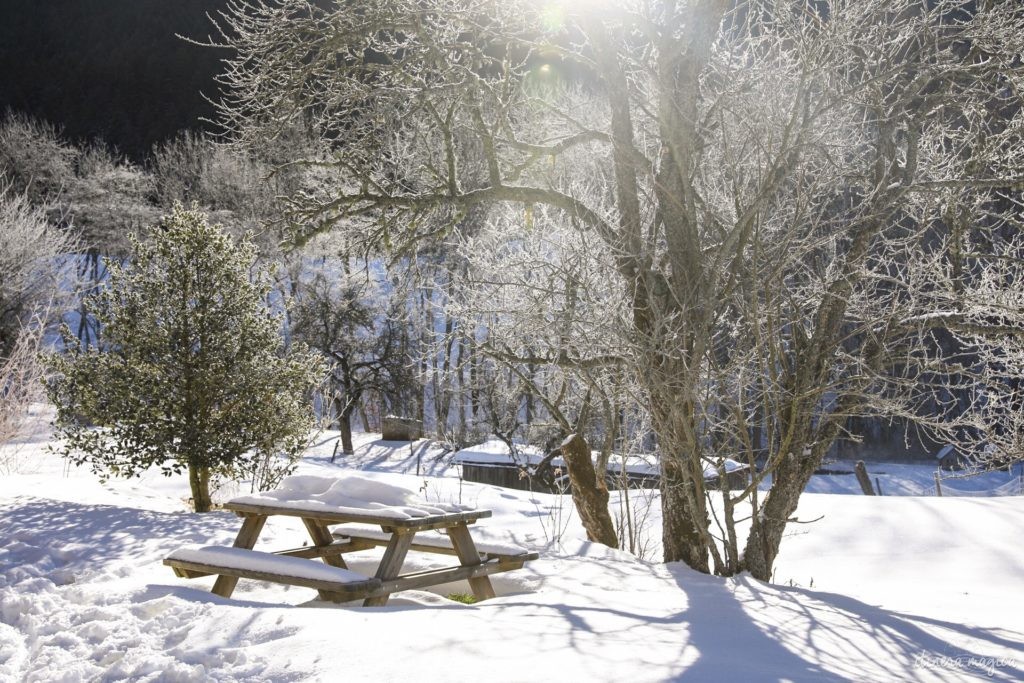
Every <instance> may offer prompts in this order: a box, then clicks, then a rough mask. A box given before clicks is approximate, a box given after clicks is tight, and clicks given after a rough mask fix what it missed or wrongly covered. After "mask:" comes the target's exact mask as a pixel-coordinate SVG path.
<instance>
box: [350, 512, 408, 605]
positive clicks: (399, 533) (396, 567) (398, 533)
mask: <svg viewBox="0 0 1024 683" xmlns="http://www.w3.org/2000/svg"><path fill="white" fill-rule="evenodd" d="M415 535H416V533H415V532H411V531H408V530H405V529H394V530H393V531H392V532H391V540H390V541H388V548H387V550H385V551H384V557H383V558H381V561H380V566H378V567H377V573H376V575H375V576H376V577H377V578H378V579H380V580H381V581H388V580H390V579H393V578H395V577H396V576H398V573H399V572H401V571H402V563H403V562H405V556H406V555H407V554H408V553H409V546H411V545H412V539H413V536H415ZM388 597H390V596H389V595H380V596H377V597H373V598H366V600H363V607H380V606H381V605H386V604H387V602H388Z"/></svg>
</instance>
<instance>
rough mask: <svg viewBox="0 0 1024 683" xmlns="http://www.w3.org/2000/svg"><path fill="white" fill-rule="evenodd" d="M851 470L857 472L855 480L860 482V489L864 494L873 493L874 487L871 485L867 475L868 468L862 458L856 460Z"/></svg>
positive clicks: (870, 494)
mask: <svg viewBox="0 0 1024 683" xmlns="http://www.w3.org/2000/svg"><path fill="white" fill-rule="evenodd" d="M853 471H854V472H855V473H856V474H857V482H858V483H859V484H860V490H861V491H863V492H864V495H865V496H873V495H875V488H874V487H873V486H872V485H871V477H869V476H868V469H867V468H866V467H864V461H863V460H858V461H857V463H856V464H855V465H854V466H853Z"/></svg>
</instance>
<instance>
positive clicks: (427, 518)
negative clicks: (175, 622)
mask: <svg viewBox="0 0 1024 683" xmlns="http://www.w3.org/2000/svg"><path fill="white" fill-rule="evenodd" d="M296 479H299V478H296ZM305 479H307V480H308V479H314V478H311V477H306V478H305ZM286 481H287V480H286ZM314 483H315V482H314ZM318 485H319V484H318ZM391 488H395V487H391ZM375 490H377V491H380V492H382V493H383V497H384V498H387V497H388V495H391V494H393V493H394V492H393V491H390V490H389V489H386V488H385V489H381V488H379V487H378V488H377V489H375ZM408 493H411V492H408ZM344 501H345V502H346V503H351V502H352V501H351V500H350V499H349V498H345V499H344ZM329 502H330V501H329V500H328V501H326V502H324V501H320V500H289V499H288V498H287V496H277V497H276V498H274V497H268V495H267V494H261V495H259V496H246V497H242V498H237V499H235V500H232V501H230V502H229V503H227V504H226V505H225V506H224V507H225V509H227V510H231V511H233V512H235V514H237V515H239V516H240V517H242V520H243V521H242V528H241V529H240V530H239V532H238V535H237V537H236V538H235V542H234V545H233V546H232V547H223V546H207V547H203V548H183V549H179V550H177V551H174V552H173V553H171V554H170V555H169V556H168V557H167V558H166V559H165V560H164V564H165V565H168V566H170V567H172V568H173V569H174V572H175V574H177V575H178V576H180V577H183V578H199V577H203V576H211V575H217V580H216V581H215V582H214V585H213V593H215V594H217V595H221V596H223V597H228V598H229V597H231V594H232V593H233V592H234V589H235V586H236V585H237V583H238V579H240V578H245V579H257V580H262V581H272V582H275V583H281V584H288V585H296V586H305V587H308V588H314V589H316V590H317V591H318V594H319V596H320V598H321V599H322V600H329V601H332V602H344V601H350V600H357V599H363V600H364V603H363V604H364V605H367V606H373V605H384V604H386V602H387V600H388V597H389V596H390V595H391V594H392V593H396V592H399V591H403V590H412V589H416V588H426V587H430V586H436V585H440V584H444V583H449V582H452V581H459V580H468V582H469V585H470V588H471V590H472V591H473V594H474V596H475V597H476V598H477V599H479V600H484V599H487V598H492V597H494V588H493V587H492V585H491V582H490V579H489V578H488V577H489V576H490V575H491V574H495V573H498V572H506V571H512V570H515V569H520V568H522V567H523V565H524V564H525V563H526V562H528V561H530V560H534V559H537V557H538V556H537V553H534V552H529V551H527V550H525V549H523V548H519V547H516V546H510V545H507V544H484V545H481V546H479V547H478V546H477V544H476V543H475V541H474V540H473V537H472V536H471V535H470V533H469V528H468V527H469V525H470V524H474V523H475V522H476V521H477V520H479V519H484V518H486V517H490V516H491V511H490V510H469V509H465V508H463V507H462V506H447V507H448V508H449V509H444V508H440V509H438V508H435V507H431V506H423V507H426V508H427V509H426V510H422V509H419V508H416V507H410V506H409V505H401V506H394V505H391V506H389V505H386V504H380V503H370V504H369V505H368V506H366V507H350V506H349V505H331V504H329ZM403 502H407V501H403ZM273 516H287V517H298V518H300V519H301V520H302V522H303V525H304V526H305V527H306V531H307V532H308V533H309V536H310V538H311V539H312V542H313V544H312V545H306V546H302V547H298V548H293V549H289V550H280V551H276V552H264V551H257V550H253V547H254V546H255V544H256V541H257V539H258V538H259V535H260V533H261V531H262V530H263V526H264V524H265V523H266V521H267V519H268V518H270V517H273ZM337 525H341V526H337ZM331 526H335V527H336V528H335V529H334V530H333V531H332V530H331V528H330V527H331ZM378 546H384V547H385V548H386V549H385V551H384V556H383V557H382V558H381V560H380V564H379V565H378V567H377V571H376V574H375V575H374V576H372V577H369V576H364V575H362V574H359V573H357V572H354V571H351V570H350V569H349V568H348V566H347V564H346V563H345V560H344V557H343V556H344V555H345V554H347V553H351V552H356V551H359V550H367V549H370V548H375V547H378ZM410 550H414V551H417V552H426V553H435V554H441V555H455V556H456V557H458V560H459V564H458V565H454V566H447V567H442V568H439V569H428V570H424V571H418V572H411V573H406V574H402V573H401V570H402V565H403V564H404V562H405V559H406V556H407V554H408V552H409V551H410ZM317 560H321V561H322V562H318V561H317Z"/></svg>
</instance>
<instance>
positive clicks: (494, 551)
mask: <svg viewBox="0 0 1024 683" xmlns="http://www.w3.org/2000/svg"><path fill="white" fill-rule="evenodd" d="M332 531H333V535H334V538H336V539H339V540H342V539H346V538H358V539H363V540H367V541H372V542H374V543H376V544H377V545H387V543H388V541H389V540H391V534H389V533H387V532H385V531H382V530H381V529H380V528H379V527H372V526H368V525H365V524H343V525H339V526H336V527H333V529H332ZM474 544H475V545H476V549H477V551H478V552H479V553H480V554H481V555H482V556H484V559H485V560H486V559H490V558H495V559H498V560H511V559H515V560H524V561H525V560H535V559H537V557H538V555H537V553H532V552H530V551H529V550H527V549H526V548H522V547H520V546H517V545H513V544H511V543H499V542H480V541H476V540H474ZM417 546H419V547H417ZM411 547H412V549H413V550H426V551H428V552H442V553H445V554H452V555H454V554H455V550H454V548H453V546H452V542H451V539H449V538H448V536H447V535H445V534H441V533H428V532H421V533H418V534H416V538H415V540H414V541H413V544H412V546H411Z"/></svg>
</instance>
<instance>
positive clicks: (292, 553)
mask: <svg viewBox="0 0 1024 683" xmlns="http://www.w3.org/2000/svg"><path fill="white" fill-rule="evenodd" d="M377 545H378V544H377V543H371V542H369V541H368V540H365V539H362V538H352V539H349V540H348V541H335V542H333V543H331V544H330V545H305V546H302V547H301V548H291V549H289V550H276V551H274V554H275V555H287V556H288V557H302V558H307V559H316V558H320V557H325V556H327V555H343V554H344V553H354V552H356V551H358V550H369V549H370V548H375V547H377ZM384 545H386V542H385V543H384ZM335 566H338V565H335Z"/></svg>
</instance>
